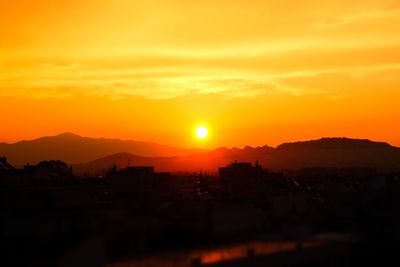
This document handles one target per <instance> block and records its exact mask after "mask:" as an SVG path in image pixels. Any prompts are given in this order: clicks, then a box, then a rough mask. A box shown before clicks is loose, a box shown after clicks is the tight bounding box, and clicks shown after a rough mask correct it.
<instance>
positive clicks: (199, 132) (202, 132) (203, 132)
mask: <svg viewBox="0 0 400 267" xmlns="http://www.w3.org/2000/svg"><path fill="white" fill-rule="evenodd" d="M207 135H208V130H207V128H206V127H205V126H198V127H197V128H196V136H197V137H198V138H200V139H204V138H206V137H207Z"/></svg>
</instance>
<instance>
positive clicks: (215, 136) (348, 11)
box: [0, 0, 400, 148]
mask: <svg viewBox="0 0 400 267" xmlns="http://www.w3.org/2000/svg"><path fill="white" fill-rule="evenodd" d="M274 2H275V3H272V1H259V0H253V1H248V0H246V1H245V0H236V1H226V0H219V1H215V0H214V1H211V0H202V1H188V0H165V1H155V0H135V1H131V0H112V1H111V0H57V1H54V0H35V1H33V0H32V1H28V0H13V1H1V2H0V24H1V27H0V112H1V114H2V116H1V118H2V125H3V127H1V128H0V140H2V141H7V142H14V141H17V140H20V139H30V138H34V137H38V136H42V135H53V134H57V133H61V132H66V131H68V132H74V133H78V134H81V135H85V136H94V137H98V136H103V137H119V138H123V139H135V140H148V141H155V142H158V143H164V144H170V145H176V146H183V147H195V146H205V147H209V148H213V147H217V146H243V145H246V144H249V145H264V144H270V145H276V144H279V143H281V142H284V141H294V140H305V139H314V138H319V137H325V136H348V137H356V138H369V139H373V140H384V141H388V142H390V143H391V144H394V145H398V146H400V124H399V123H398V122H399V121H400V108H399V100H400V1H392V0H391V1H385V0H379V1H378V0H374V1H369V0H363V1H361V0H360V1H358V0H356V1H319V0H318V1H317V0H302V1H294V0H293V1H274ZM199 123H205V124H207V125H209V127H210V138H208V140H207V141H206V142H201V143H199V142H198V141H196V140H195V139H194V138H193V134H192V131H193V127H194V126H195V125H197V124H199Z"/></svg>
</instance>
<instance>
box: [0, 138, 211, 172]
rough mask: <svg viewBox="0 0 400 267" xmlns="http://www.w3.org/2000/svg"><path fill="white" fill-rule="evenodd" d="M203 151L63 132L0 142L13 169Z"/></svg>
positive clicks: (188, 153)
mask: <svg viewBox="0 0 400 267" xmlns="http://www.w3.org/2000/svg"><path fill="white" fill-rule="evenodd" d="M203 151H204V150H199V149H182V148H177V147H172V146H166V145H160V144H157V143H152V142H140V141H132V140H120V139H108V138H90V137H82V136H79V135H76V134H73V133H62V134H59V135H56V136H46V137H41V138H38V139H35V140H29V141H21V142H17V143H14V144H7V143H0V155H4V156H6V157H7V159H8V161H9V162H10V163H11V164H13V165H14V166H23V165H25V164H28V163H29V164H37V163H38V162H40V161H42V160H49V159H58V160H62V161H65V162H67V163H69V164H77V163H84V162H89V161H92V160H95V159H98V158H101V157H105V156H108V155H112V154H116V153H120V152H128V153H132V154H137V155H142V156H145V157H170V156H184V155H190V154H194V153H199V152H203Z"/></svg>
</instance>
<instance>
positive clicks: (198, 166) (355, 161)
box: [74, 138, 400, 173]
mask: <svg viewBox="0 0 400 267" xmlns="http://www.w3.org/2000/svg"><path fill="white" fill-rule="evenodd" d="M232 161H251V162H255V161H258V162H259V163H260V164H262V166H264V167H266V168H269V169H271V170H276V171H280V170H284V169H300V168H312V167H338V168H342V167H370V168H371V167H372V168H377V169H381V170H400V148H397V147H393V146H390V145H389V144H387V143H380V142H372V141H369V140H359V139H348V138H323V139H320V140H314V141H305V142H295V143H285V144H282V145H279V146H278V147H277V148H272V147H269V146H263V147H255V148H252V147H249V146H247V147H245V148H243V149H238V148H232V149H227V148H219V149H216V150H213V151H209V152H204V153H198V154H192V155H187V156H180V157H157V158H151V157H142V156H137V155H132V154H129V153H119V154H115V155H110V156H107V157H104V158H101V159H98V160H95V161H92V162H89V163H87V164H80V165H76V166H74V170H75V171H76V172H77V173H95V172H96V173H99V172H101V171H102V170H105V169H107V168H110V167H111V166H112V165H113V164H116V165H117V166H118V167H125V166H127V165H133V166H137V165H150V166H155V168H156V169H157V170H159V171H189V172H190V171H199V170H206V171H210V172H216V171H217V169H218V167H220V166H225V165H226V164H228V163H230V162H232Z"/></svg>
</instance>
